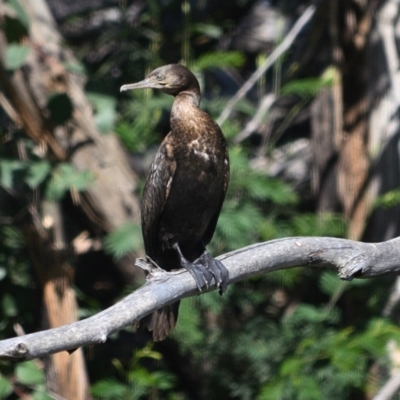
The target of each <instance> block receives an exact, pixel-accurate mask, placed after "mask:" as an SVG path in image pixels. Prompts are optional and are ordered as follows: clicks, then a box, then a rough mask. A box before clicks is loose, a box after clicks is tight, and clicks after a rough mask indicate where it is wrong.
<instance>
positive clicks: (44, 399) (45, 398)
mask: <svg viewBox="0 0 400 400" xmlns="http://www.w3.org/2000/svg"><path fill="white" fill-rule="evenodd" d="M32 399H33V400H54V397H51V396H49V395H48V394H47V393H46V392H45V391H44V390H40V391H39V390H35V392H34V393H33V394H32Z"/></svg>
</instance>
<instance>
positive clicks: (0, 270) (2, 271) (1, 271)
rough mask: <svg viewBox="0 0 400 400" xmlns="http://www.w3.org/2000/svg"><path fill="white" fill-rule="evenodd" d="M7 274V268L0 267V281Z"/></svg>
mask: <svg viewBox="0 0 400 400" xmlns="http://www.w3.org/2000/svg"><path fill="white" fill-rule="evenodd" d="M6 276H7V270H6V269H5V268H4V267H0V281H1V280H3V279H4V278H5V277H6Z"/></svg>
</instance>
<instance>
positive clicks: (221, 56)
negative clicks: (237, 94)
mask: <svg viewBox="0 0 400 400" xmlns="http://www.w3.org/2000/svg"><path fill="white" fill-rule="evenodd" d="M244 62H245V58H244V56H243V54H241V53H240V52H238V51H218V52H213V53H206V54H204V55H202V56H201V57H199V58H198V59H197V60H196V61H195V63H193V65H192V66H191V68H193V69H194V70H200V71H202V70H205V69H208V68H225V67H234V68H240V67H241V66H242V65H243V64H244Z"/></svg>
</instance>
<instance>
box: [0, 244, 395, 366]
mask: <svg viewBox="0 0 400 400" xmlns="http://www.w3.org/2000/svg"><path fill="white" fill-rule="evenodd" d="M219 259H220V260H221V261H222V262H223V263H224V264H225V266H226V267H227V268H228V269H229V273H230V283H234V282H237V281H240V280H243V279H246V278H250V277H252V276H255V275H260V274H263V273H267V272H272V271H276V270H279V269H286V268H293V267H299V266H305V267H317V268H321V267H325V268H333V269H336V270H337V272H338V275H339V277H340V278H341V279H352V278H355V277H356V278H373V277H376V276H379V275H384V274H388V273H391V272H398V271H400V237H398V238H396V239H392V240H389V241H387V242H382V243H374V244H372V243H362V242H355V241H351V240H345V239H336V238H324V237H320V238H317V237H297V238H286V239H277V240H272V241H269V242H265V243H257V244H254V245H251V246H248V247H245V248H242V249H239V250H236V251H233V252H231V253H227V254H224V255H222V256H220V257H219ZM137 264H138V266H140V267H142V268H143V269H145V270H147V272H148V280H147V283H146V284H145V285H144V286H142V287H141V288H140V289H138V290H136V291H135V292H133V293H132V294H130V295H129V296H127V297H125V298H124V299H122V300H121V301H120V302H118V303H117V304H115V305H114V306H112V307H110V308H108V309H106V310H104V311H102V312H100V313H98V314H96V315H94V316H93V317H90V318H87V319H85V320H81V321H78V322H75V323H72V324H69V325H65V326H62V327H59V328H55V329H49V330H47V331H42V332H37V333H31V334H28V335H25V336H20V337H17V338H13V339H7V340H3V341H0V358H11V359H19V360H27V359H32V358H37V357H43V356H45V355H48V354H52V353H56V352H59V351H64V350H67V351H68V350H72V349H76V348H78V347H80V346H84V345H88V344H94V343H103V342H105V341H106V340H107V337H108V336H109V335H111V334H112V333H114V332H117V331H119V330H121V329H122V328H124V327H126V326H128V325H131V324H133V323H134V322H136V321H138V320H140V319H141V318H143V317H144V316H146V315H148V314H150V313H151V312H153V311H154V310H157V309H159V308H160V307H163V306H165V305H166V304H169V303H173V302H174V301H177V300H178V299H181V298H184V297H189V296H194V295H196V294H198V292H197V290H196V284H195V281H194V280H193V278H192V277H191V275H190V274H189V273H188V272H186V271H183V270H180V271H175V272H169V273H168V272H165V271H163V270H160V269H158V268H154V267H153V266H152V265H151V264H149V263H147V262H145V261H144V260H141V259H138V260H137ZM214 289H215V286H214V285H213V286H212V287H211V288H210V290H214Z"/></svg>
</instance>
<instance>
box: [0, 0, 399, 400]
mask: <svg viewBox="0 0 400 400" xmlns="http://www.w3.org/2000/svg"><path fill="white" fill-rule="evenodd" d="M399 15H400V3H399V2H398V1H394V0H381V1H378V0H321V1H315V2H311V1H302V0H280V1H278V0H270V1H268V0H258V1H257V0H229V1H227V0H213V1H209V0H199V1H194V0H192V1H190V0H180V1H177V0H161V1H155V0H148V1H143V0H118V1H117V0H86V1H84V2H83V1H78V0H35V1H30V0H4V1H3V2H1V3H0V140H1V142H0V143H1V147H0V339H5V338H9V337H13V336H15V335H17V334H23V333H30V332H36V331H38V330H43V329H48V328H51V327H56V326H59V325H63V324H67V323H70V322H74V321H76V320H79V319H82V318H85V317H89V316H91V315H93V314H95V313H97V312H99V311H101V310H102V309H104V308H106V307H109V306H111V305H112V304H114V303H115V302H116V301H118V300H119V299H121V298H122V297H124V296H125V295H127V294H128V293H130V292H132V291H133V290H135V289H137V288H138V287H140V286H141V285H142V284H143V282H144V276H143V274H142V272H141V271H139V270H137V269H136V267H135V266H134V260H135V258H136V257H138V256H143V254H144V253H143V244H142V237H141V229H140V197H141V192H142V188H143V183H144V179H145V176H146V173H147V169H148V167H149V165H150V163H151V161H152V159H153V157H154V155H155V152H156V150H157V148H158V145H159V143H160V142H161V141H162V139H163V137H164V136H165V135H166V134H167V133H168V131H169V110H170V107H171V104H172V101H173V98H172V97H171V96H168V95H165V94H163V93H156V92H154V91H150V90H143V91H133V92H128V93H123V94H121V93H120V92H119V88H120V86H121V85H122V84H125V83H131V82H135V81H139V80H141V79H143V77H144V76H145V75H146V74H147V73H148V72H150V71H151V70H152V69H154V68H156V67H158V66H161V65H164V64H168V63H176V62H180V63H183V64H185V65H186V66H187V67H189V68H190V69H191V70H192V71H193V72H194V73H195V74H196V76H197V78H198V79H199V82H200V85H201V89H202V104H201V106H202V108H203V109H204V110H206V111H207V112H208V113H209V114H210V115H211V116H212V117H213V118H214V119H215V120H216V121H218V123H219V124H220V126H221V128H222V131H223V132H224V134H225V136H226V138H227V140H228V142H229V151H230V158H231V182H230V186H229V190H228V195H227V199H226V201H225V204H224V207H223V211H222V214H221V216H220V219H219V223H218V226H217V230H216V233H215V235H214V238H213V240H212V242H211V244H210V246H209V251H210V252H211V254H212V255H214V256H217V255H220V254H223V253H225V252H227V251H231V250H234V249H239V248H241V247H243V246H247V245H250V244H253V243H257V242H262V241H267V240H271V239H274V238H282V237H290V236H334V237H343V238H349V239H353V240H362V241H369V242H379V241H384V240H388V239H391V238H393V237H396V236H398V235H399V230H400V224H399V222H398V221H399V215H400V189H399V184H400V176H399V174H400V166H399V151H400V146H399V134H400V126H399V123H400V116H399V106H400V75H399V65H400V64H399V50H400V49H399V45H400V20H399ZM399 300H400V281H399V280H398V278H397V277H396V276H389V277H383V278H379V279H370V280H354V281H352V282H343V281H340V280H339V278H338V277H337V275H336V273H335V272H334V271H329V270H323V269H311V268H307V267H301V266H299V268H294V269H291V270H285V271H277V272H274V273H270V274H266V275H263V276H260V277H256V278H252V279H248V280H246V281H244V282H239V283H236V284H234V285H231V286H230V287H229V289H228V291H227V293H226V294H225V295H224V296H223V297H220V296H218V294H217V293H216V292H213V293H208V294H205V295H202V296H199V297H195V298H190V299H186V300H184V301H183V302H182V305H181V309H180V315H179V320H178V325H177V327H176V329H175V330H174V331H173V333H172V334H171V335H170V337H168V338H167V339H166V340H165V341H164V342H160V343H157V344H153V343H152V342H151V340H150V336H149V335H148V334H147V333H146V332H144V333H142V334H141V335H138V334H136V333H135V332H134V330H133V328H126V329H124V330H122V331H121V332H119V333H117V334H114V335H113V336H112V337H110V338H109V339H108V340H107V342H106V343H105V344H99V345H96V346H88V347H85V348H84V349H78V350H77V351H75V352H74V353H72V354H71V355H68V354H67V353H66V352H64V353H60V354H56V355H53V356H51V357H47V358H46V359H43V360H35V361H29V362H24V363H14V362H11V361H7V360H1V361H0V398H1V399H34V400H41V399H68V400H80V399H90V398H93V399H149V400H150V399H151V400H157V399H168V400H183V399H185V400H186V399H193V400H197V399H199V400H200V399H221V400H222V399H243V400H253V399H257V400H266V399H273V400H274V399H282V400H291V399H299V400H300V399H307V400H312V399H332V400H336V399H356V400H357V399H360V400H361V399H363V400H364V399H372V398H374V396H375V395H376V394H377V393H378V392H379V390H380V388H381V387H382V386H383V385H384V384H385V383H386V382H387V381H388V379H389V378H390V377H391V376H393V375H395V374H396V373H397V374H398V368H399V365H400V347H399V344H398V343H399V340H400V329H399V323H400V314H399ZM388 398H389V397H388ZM392 398H400V396H399V395H397V397H392Z"/></svg>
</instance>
